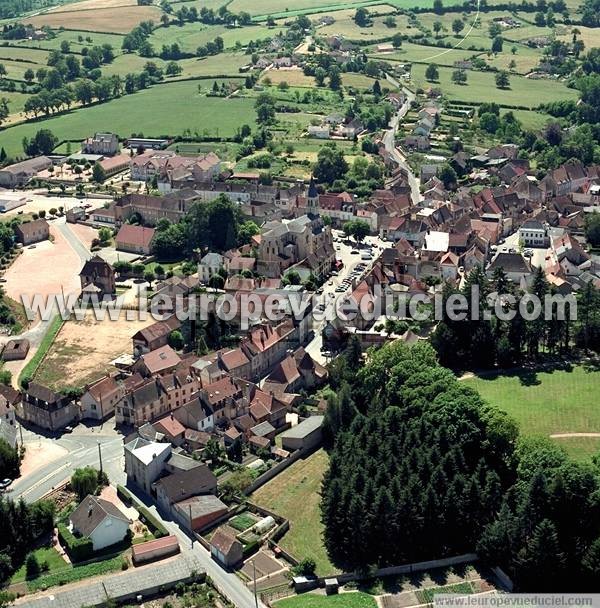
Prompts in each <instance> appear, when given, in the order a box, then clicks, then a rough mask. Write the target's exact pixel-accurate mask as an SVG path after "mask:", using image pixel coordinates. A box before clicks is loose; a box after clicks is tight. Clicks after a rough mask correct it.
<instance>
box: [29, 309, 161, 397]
mask: <svg viewBox="0 0 600 608" xmlns="http://www.w3.org/2000/svg"><path fill="white" fill-rule="evenodd" d="M152 322H153V319H152V318H149V319H147V320H145V321H139V320H135V321H127V320H126V319H125V314H124V313H123V315H122V318H121V319H119V320H118V321H111V320H110V319H108V317H107V318H105V319H104V320H102V321H98V320H97V319H95V318H94V316H93V315H92V314H91V312H90V313H88V314H87V315H86V318H85V319H84V320H83V321H75V320H73V321H67V322H66V323H65V324H64V325H63V327H62V329H61V330H60V332H59V334H58V336H57V337H56V340H55V341H54V344H53V345H52V346H51V348H50V350H49V351H48V354H47V355H46V358H45V359H44V361H43V362H42V364H41V365H40V367H39V369H38V371H37V373H36V376H35V379H36V381H37V382H40V383H42V384H45V385H47V386H49V387H51V388H53V389H60V388H63V387H64V386H80V387H83V386H84V385H85V384H87V383H89V382H92V381H94V380H97V379H98V378H100V377H101V376H103V375H104V374H106V373H108V372H113V371H115V368H114V367H113V366H112V365H111V364H110V361H112V360H113V359H115V358H116V357H118V356H119V355H122V354H123V353H130V352H131V336H133V334H134V333H136V332H137V331H138V330H140V329H142V328H144V327H147V326H148V325H150V324H151V323H152Z"/></svg>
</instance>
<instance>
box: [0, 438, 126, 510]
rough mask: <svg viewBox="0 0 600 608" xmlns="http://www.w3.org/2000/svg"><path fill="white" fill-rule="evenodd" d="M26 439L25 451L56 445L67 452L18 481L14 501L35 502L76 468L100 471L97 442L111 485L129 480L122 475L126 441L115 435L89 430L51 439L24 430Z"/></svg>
mask: <svg viewBox="0 0 600 608" xmlns="http://www.w3.org/2000/svg"><path fill="white" fill-rule="evenodd" d="M78 428H81V427H78ZM23 439H24V442H25V447H27V445H28V444H29V445H36V444H40V443H41V442H54V443H57V444H58V445H60V446H61V447H63V448H65V449H66V450H67V452H66V454H65V455H64V456H61V457H60V458H58V459H56V460H53V461H52V462H48V463H46V464H44V465H42V466H41V467H39V468H38V469H36V470H35V471H32V472H31V473H30V474H29V475H27V477H25V478H23V479H17V481H15V482H14V483H13V484H12V486H11V488H10V492H9V493H8V494H9V496H10V497H11V498H13V499H17V498H23V499H24V500H25V501H27V502H34V501H36V500H38V499H39V498H41V497H42V496H44V494H46V493H48V492H49V491H50V490H52V489H53V488H55V487H57V486H59V485H60V484H61V483H62V482H64V481H66V480H67V479H69V478H70V477H71V475H72V473H73V471H74V470H75V469H76V468H78V467H85V466H88V465H92V466H95V467H96V468H99V455H98V442H100V447H101V451H102V464H103V468H104V470H105V471H106V473H107V474H108V477H109V479H110V481H111V483H113V484H115V485H116V484H119V483H124V482H125V480H126V479H125V473H124V472H123V467H124V456H123V439H122V437H121V436H119V435H116V434H115V433H114V432H108V433H107V432H103V431H102V430H97V431H94V432H90V431H89V430H86V432H85V434H77V435H76V434H73V435H63V436H62V437H58V438H52V437H44V436H41V435H38V434H35V433H33V432H31V431H26V430H24V431H23Z"/></svg>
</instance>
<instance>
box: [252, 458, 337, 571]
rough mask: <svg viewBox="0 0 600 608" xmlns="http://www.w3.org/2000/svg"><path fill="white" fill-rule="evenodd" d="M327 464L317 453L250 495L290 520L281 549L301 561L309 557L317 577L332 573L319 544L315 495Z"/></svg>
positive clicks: (320, 525)
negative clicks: (317, 574) (312, 561)
mask: <svg viewBox="0 0 600 608" xmlns="http://www.w3.org/2000/svg"><path fill="white" fill-rule="evenodd" d="M327 462H328V458H327V454H326V453H325V452H324V451H323V450H319V451H318V452H316V453H315V454H313V455H312V456H309V457H308V458H306V459H305V460H299V461H298V462H295V463H294V464H293V465H292V466H290V467H289V468H288V469H286V470H285V471H283V472H282V473H281V474H280V475H278V476H277V477H276V478H275V479H273V480H272V481H270V482H268V483H267V484H265V485H264V486H263V487H262V488H260V489H259V490H257V491H256V492H255V493H254V494H253V495H252V500H253V501H254V502H256V503H257V504H259V505H261V506H263V507H266V508H267V509H271V510H273V511H275V512H276V513H277V514H278V515H281V516H282V517H285V518H286V519H289V521H290V530H289V532H288V533H287V534H286V535H285V536H284V537H283V538H282V539H281V541H280V544H281V546H282V547H283V548H284V549H285V550H286V551H289V552H290V553H291V554H292V555H294V556H295V557H297V558H298V559H300V560H301V559H304V558H305V557H312V558H313V559H314V560H315V561H316V563H317V572H318V573H319V574H320V575H325V574H332V573H333V572H334V571H335V568H334V566H333V565H332V564H331V563H330V561H329V558H328V557H327V553H326V551H325V547H323V545H322V542H321V531H322V524H321V519H320V518H321V514H320V509H319V500H320V499H319V494H318V492H319V488H320V487H321V479H322V477H323V475H324V473H325V469H326V467H327Z"/></svg>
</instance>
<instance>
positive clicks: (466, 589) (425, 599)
mask: <svg viewBox="0 0 600 608" xmlns="http://www.w3.org/2000/svg"><path fill="white" fill-rule="evenodd" d="M446 593H453V594H458V595H470V594H471V593H473V585H472V584H471V583H470V582H464V583H456V584H455V585H445V586H444V587H426V588H425V589H418V590H417V591H416V595H417V598H418V600H419V601H420V602H421V603H423V604H432V603H433V600H434V597H435V596H436V595H440V594H446Z"/></svg>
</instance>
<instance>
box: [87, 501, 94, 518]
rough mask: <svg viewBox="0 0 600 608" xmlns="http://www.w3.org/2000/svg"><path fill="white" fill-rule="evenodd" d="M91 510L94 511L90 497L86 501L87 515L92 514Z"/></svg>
mask: <svg viewBox="0 0 600 608" xmlns="http://www.w3.org/2000/svg"><path fill="white" fill-rule="evenodd" d="M93 511H94V503H93V502H92V499H91V498H90V500H89V501H88V517H91V516H92V512H93Z"/></svg>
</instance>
